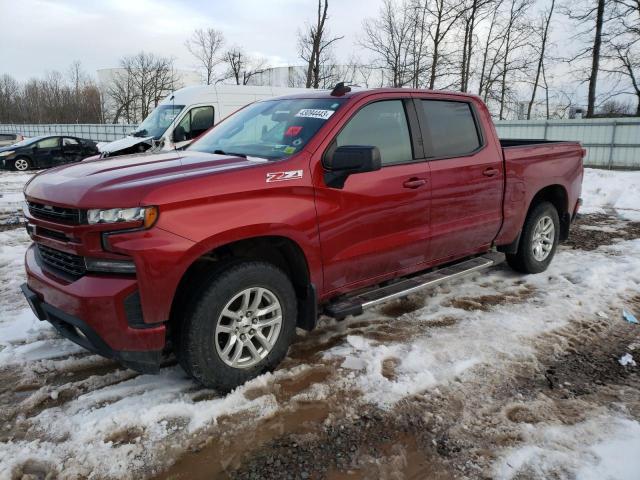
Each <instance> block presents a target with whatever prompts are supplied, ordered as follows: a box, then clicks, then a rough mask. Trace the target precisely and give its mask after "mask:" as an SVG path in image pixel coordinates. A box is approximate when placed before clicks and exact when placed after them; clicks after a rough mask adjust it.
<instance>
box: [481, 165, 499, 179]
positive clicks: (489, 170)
mask: <svg viewBox="0 0 640 480" xmlns="http://www.w3.org/2000/svg"><path fill="white" fill-rule="evenodd" d="M498 173H500V170H498V169H497V168H492V167H490V168H487V169H486V170H485V171H484V172H482V174H483V175H484V176H485V177H495V176H496V175H497V174H498Z"/></svg>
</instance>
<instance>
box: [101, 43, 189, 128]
mask: <svg viewBox="0 0 640 480" xmlns="http://www.w3.org/2000/svg"><path fill="white" fill-rule="evenodd" d="M120 66H121V68H120V71H118V72H116V74H115V75H114V78H113V81H112V82H111V85H110V86H109V87H108V90H107V94H108V96H109V97H110V99H111V101H112V103H113V109H114V114H113V119H112V121H113V122H114V123H115V122H118V121H119V120H120V119H121V118H124V119H125V120H126V121H127V122H128V123H137V122H139V121H141V120H142V119H144V118H145V117H146V116H147V115H149V113H151V111H152V110H153V109H154V108H155V107H156V106H158V103H160V101H162V100H163V99H164V98H165V97H166V96H167V95H168V94H169V93H171V92H172V91H173V90H175V89H177V88H179V87H180V82H179V80H178V75H177V73H176V71H175V68H174V66H173V59H171V58H168V57H161V56H157V55H154V54H153V53H146V52H140V53H138V54H136V55H132V56H127V57H123V58H122V59H121V60H120Z"/></svg>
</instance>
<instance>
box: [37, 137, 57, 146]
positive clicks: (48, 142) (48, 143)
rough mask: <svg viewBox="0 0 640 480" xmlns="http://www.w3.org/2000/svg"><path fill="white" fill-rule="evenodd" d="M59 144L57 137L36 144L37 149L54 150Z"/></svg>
mask: <svg viewBox="0 0 640 480" xmlns="http://www.w3.org/2000/svg"><path fill="white" fill-rule="evenodd" d="M59 142H60V138H59V137H51V138H45V139H44V140H40V141H39V142H38V148H55V147H57V146H58V145H60V143H59Z"/></svg>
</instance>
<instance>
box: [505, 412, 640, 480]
mask: <svg viewBox="0 0 640 480" xmlns="http://www.w3.org/2000/svg"><path fill="white" fill-rule="evenodd" d="M525 437H526V439H525V443H526V444H525V445H524V446H521V447H519V448H516V449H513V450H512V451H510V452H509V453H508V454H507V456H506V457H504V458H502V459H501V460H500V461H499V462H498V463H497V465H496V468H495V472H494V473H495V478H497V479H511V478H513V477H514V473H515V472H519V473H520V475H521V476H520V477H518V478H576V479H580V480H637V479H638V475H639V472H640V455H638V448H639V447H640V423H638V422H636V421H632V420H628V419H626V418H623V417H619V416H611V415H602V416H600V417H597V418H593V419H590V420H587V421H586V422H581V423H578V424H576V425H553V426H543V427H536V426H533V425H528V426H527V427H526V428H525ZM523 474H525V475H527V477H523V476H522V475H523Z"/></svg>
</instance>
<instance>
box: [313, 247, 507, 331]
mask: <svg viewBox="0 0 640 480" xmlns="http://www.w3.org/2000/svg"><path fill="white" fill-rule="evenodd" d="M504 259H505V256H504V254H503V253H498V252H491V253H487V254H485V255H482V256H480V257H474V258H471V259H468V260H463V261H461V262H458V263H454V264H452V265H449V266H447V267H443V268H440V269H438V270H433V271H430V272H427V273H423V274H422V275H418V276H415V277H411V278H406V279H404V280H399V281H397V282H394V283H391V284H388V285H385V286H383V287H379V288H376V289H374V290H368V291H366V292H363V293H360V294H358V295H355V296H353V297H348V298H343V299H341V300H337V301H335V302H332V303H329V304H328V305H327V306H326V307H325V308H324V313H325V314H326V315H328V316H329V317H334V318H337V319H342V318H344V317H346V316H348V315H360V314H362V312H363V311H364V310H365V309H367V308H371V307H373V306H375V305H379V304H381V303H384V302H386V301H389V300H393V299H396V298H401V297H405V296H407V295H409V294H411V293H414V292H417V291H418V290H422V289H425V288H431V287H435V286H438V285H442V284H443V283H446V282H449V281H451V280H455V279H458V278H460V277H464V276H465V275H469V274H470V273H473V272H477V271H480V270H485V269H487V268H489V267H493V266H494V265H498V264H499V263H502V262H503V261H504Z"/></svg>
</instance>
